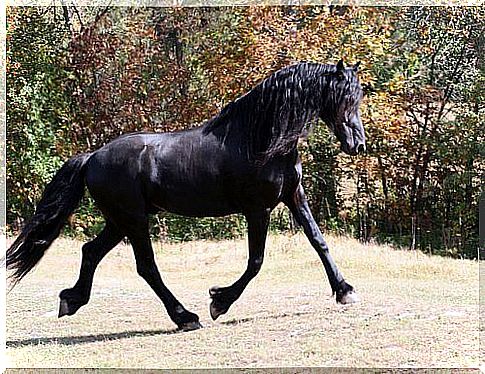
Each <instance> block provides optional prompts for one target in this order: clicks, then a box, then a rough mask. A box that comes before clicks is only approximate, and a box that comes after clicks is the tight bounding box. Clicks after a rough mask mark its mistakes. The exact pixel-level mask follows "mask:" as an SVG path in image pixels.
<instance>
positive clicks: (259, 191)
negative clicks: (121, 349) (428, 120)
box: [6, 61, 365, 330]
mask: <svg viewBox="0 0 485 374" xmlns="http://www.w3.org/2000/svg"><path fill="white" fill-rule="evenodd" d="M357 68H358V64H356V65H355V66H353V67H348V68H346V67H345V66H344V64H343V62H342V61H339V62H338V64H337V65H323V64H316V63H306V62H302V63H298V64H295V65H292V66H288V67H285V68H283V69H281V70H279V71H277V72H276V73H274V74H272V75H271V76H270V77H269V78H267V79H265V80H263V81H262V82H261V83H259V84H258V85H257V86H256V87H255V88H254V89H252V90H251V91H249V92H248V93H246V94H245V95H243V96H241V97H240V98H238V99H237V100H235V101H234V102H232V103H230V104H228V105H227V106H226V107H225V108H224V109H223V110H222V111H221V113H220V114H219V115H217V116H215V117H214V118H212V119H210V120H209V121H207V122H206V123H205V124H204V125H202V126H201V127H198V128H194V129H191V130H187V131H179V132H173V133H162V134H156V133H134V134H127V135H124V136H121V137H119V138H117V139H115V140H113V141H112V142H110V143H108V144H106V145H105V146H103V147H102V148H100V149H98V150H97V151H94V152H93V153H85V154H80V155H77V156H74V157H73V158H71V159H70V160H68V161H67V162H66V163H65V164H64V165H63V166H62V167H61V169H60V170H59V171H58V172H57V174H56V175H55V176H54V178H53V180H52V181H51V182H50V183H49V184H48V185H47V187H46V189H45V191H44V193H43V196H42V198H41V200H40V202H39V203H38V205H37V209H36V212H35V214H34V216H33V217H32V218H31V219H30V220H29V221H28V222H27V224H26V225H25V227H24V228H23V230H22V232H21V233H20V235H19V236H18V238H17V239H16V240H15V242H14V243H13V244H12V246H11V247H10V248H9V249H8V251H7V257H6V259H7V268H8V269H12V270H14V272H13V273H12V277H13V280H14V282H17V281H19V280H20V279H21V278H22V277H24V276H25V275H26V274H27V273H28V272H29V271H30V270H31V269H32V268H33V267H34V266H35V265H36V264H37V262H38V261H39V260H40V259H41V257H42V256H43V254H44V252H45V251H46V250H47V248H49V246H50V245H51V243H52V242H53V241H54V240H55V239H56V238H57V236H58V235H59V233H60V231H61V228H62V226H63V225H64V223H65V222H66V220H67V218H68V217H69V215H70V214H72V212H73V211H74V209H76V207H77V205H78V204H79V202H80V200H81V198H82V196H83V194H84V188H85V186H87V188H88V190H89V192H90V193H91V196H92V197H93V198H94V200H95V202H96V205H97V206H98V207H99V209H100V210H101V211H102V213H103V215H104V218H105V220H106V225H105V227H104V229H103V230H102V232H101V233H100V234H99V235H98V236H97V237H96V238H95V239H93V240H92V241H90V242H89V243H86V244H85V245H84V246H83V247H82V263H81V270H80V275H79V279H78V281H77V282H76V284H75V285H74V287H73V288H69V289H66V290H63V291H62V292H61V293H60V308H59V317H61V316H64V315H72V314H74V313H76V311H77V310H78V309H79V308H80V307H81V306H83V305H85V304H86V303H87V302H88V300H89V297H90V293H91V287H92V283H93V275H94V272H95V269H96V267H97V265H98V264H99V262H100V261H101V260H102V258H103V257H104V256H105V255H106V254H107V253H108V252H109V251H110V250H111V249H112V248H113V247H115V246H116V245H117V244H118V243H119V242H120V241H121V240H122V239H123V238H124V237H128V239H129V240H130V242H131V245H132V246H133V251H134V254H135V259H136V268H137V271H138V274H139V275H140V276H141V277H143V279H145V281H146V282H147V283H148V284H149V285H150V287H151V288H152V289H153V290H154V291H155V293H156V294H157V295H158V297H159V298H160V299H161V301H162V302H163V304H164V305H165V308H166V309H167V312H168V314H169V316H170V318H171V319H172V321H173V322H175V323H176V324H177V326H178V327H179V328H180V329H182V330H192V329H196V328H199V327H201V326H200V323H199V317H198V316H197V315H196V314H194V313H191V312H189V311H188V310H186V309H185V308H184V307H183V306H182V304H181V303H180V302H179V301H178V300H177V299H176V298H175V296H174V295H173V294H172V293H171V292H170V290H169V289H168V288H167V287H166V286H165V284H164V283H163V281H162V278H161V277H160V274H159V272H158V269H157V266H156V263H155V260H154V254H153V249H152V246H151V242H150V237H149V225H148V216H149V215H150V214H155V213H157V212H159V211H160V210H162V209H163V210H167V211H170V212H173V213H177V214H181V215H185V216H194V217H200V216H224V215H228V214H232V213H242V214H243V215H244V216H245V218H246V219H247V222H248V241H249V260H248V264H247V269H246V271H245V272H244V274H242V276H241V277H240V278H239V279H238V280H237V281H236V282H235V283H233V284H232V285H230V286H228V287H213V288H212V289H210V296H211V298H212V302H211V305H210V314H211V317H212V318H213V319H216V318H217V317H219V316H220V315H221V314H224V313H226V312H227V311H228V309H229V307H230V306H231V304H232V303H233V302H234V301H236V300H237V299H238V298H239V296H240V295H241V293H242V292H243V290H244V289H245V288H246V286H247V285H248V283H249V282H250V280H251V279H252V278H254V277H255V276H256V274H257V273H258V272H259V270H260V268H261V265H262V263H263V256H264V247H265V239H266V233H267V230H268V223H269V219H270V213H271V211H272V210H273V209H274V208H275V207H276V205H277V204H278V203H280V202H283V203H284V204H286V206H287V207H288V208H289V209H290V211H291V213H292V214H293V215H294V217H295V218H296V220H297V221H298V222H299V223H300V225H301V226H302V227H303V229H304V232H305V234H306V235H307V237H308V239H309V240H310V242H311V244H312V246H313V247H314V248H315V250H316V251H317V253H318V255H319V256H320V258H321V260H322V262H323V265H324V267H325V270H326V273H327V275H328V278H329V281H330V285H331V287H332V290H333V292H334V294H336V299H337V302H340V303H350V302H354V301H356V300H357V297H356V294H355V293H354V290H353V288H352V286H350V285H349V284H348V283H346V282H345V281H344V278H343V276H342V274H341V273H340V271H339V270H338V269H337V266H336V265H335V263H334V261H333V260H332V258H331V256H330V254H329V250H328V247H327V244H326V243H325V241H324V239H323V237H322V234H321V232H320V230H319V228H318V226H317V224H316V223H315V221H314V219H313V217H312V214H311V212H310V209H309V207H308V204H307V201H306V199H305V195H304V192H303V188H302V185H301V178H302V169H301V164H300V160H299V157H298V152H297V142H298V138H299V137H300V136H301V135H302V134H303V133H304V132H305V127H306V126H307V125H308V124H309V123H312V122H313V121H315V120H317V119H318V118H321V119H322V120H323V121H324V122H325V123H326V124H327V125H328V126H329V127H330V128H331V130H332V131H333V132H334V134H335V135H336V136H337V138H338V140H339V141H340V143H341V149H342V150H343V151H344V152H345V153H347V154H350V155H356V154H358V153H360V152H363V151H364V150H365V136H364V129H363V126H362V122H361V120H360V115H359V103H360V101H361V98H362V89H361V86H360V84H359V82H358V79H357V76H356V72H357Z"/></svg>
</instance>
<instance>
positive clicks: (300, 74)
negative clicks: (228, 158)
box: [204, 62, 336, 163]
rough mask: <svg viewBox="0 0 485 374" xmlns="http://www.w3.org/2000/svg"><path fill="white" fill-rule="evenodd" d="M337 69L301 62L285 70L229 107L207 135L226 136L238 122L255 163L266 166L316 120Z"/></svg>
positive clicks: (211, 123) (207, 128)
mask: <svg viewBox="0 0 485 374" xmlns="http://www.w3.org/2000/svg"><path fill="white" fill-rule="evenodd" d="M335 71H336V67H335V65H324V64H317V63H307V62H301V63H298V64H295V65H291V66H288V67H285V68H283V69H281V70H278V71H277V72H275V73H273V74H272V75H271V76H269V77H268V78H266V79H264V80H263V81H262V82H260V83H259V84H258V85H257V86H256V87H254V88H253V89H252V90H251V91H249V92H248V93H246V94H244V95H243V96H241V97H239V98H238V99H236V100H235V101H233V102H231V103H229V104H228V105H226V106H225V107H224V108H223V109H222V111H221V112H220V113H219V115H217V116H216V117H214V118H212V119H211V120H210V121H208V122H207V123H206V125H205V126H204V133H206V134H207V133H210V132H213V133H215V132H216V131H218V132H220V133H223V132H224V130H223V129H222V128H223V127H225V126H228V125H229V124H232V125H233V124H234V123H235V122H237V123H238V124H239V126H241V127H242V128H243V129H244V131H243V134H244V135H245V136H246V141H247V143H248V153H249V157H250V159H252V160H256V161H260V162H263V163H264V162H265V161H267V160H269V159H270V158H272V157H274V156H275V155H282V154H286V153H288V152H290V151H291V150H292V149H293V148H294V147H295V146H296V141H297V140H298V138H299V137H300V136H302V134H303V133H304V132H305V131H304V130H305V126H306V125H307V124H308V123H310V122H311V121H313V120H315V119H316V118H317V117H318V115H319V111H320V110H321V108H322V105H325V104H326V103H325V102H324V101H323V100H324V96H326V94H327V93H328V88H329V87H328V86H329V83H330V81H331V80H332V78H331V75H332V74H331V73H333V72H335Z"/></svg>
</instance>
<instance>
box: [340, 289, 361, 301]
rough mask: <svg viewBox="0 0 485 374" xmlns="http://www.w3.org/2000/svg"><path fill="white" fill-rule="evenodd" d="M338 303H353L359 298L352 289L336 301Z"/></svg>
mask: <svg viewBox="0 0 485 374" xmlns="http://www.w3.org/2000/svg"><path fill="white" fill-rule="evenodd" d="M338 302H339V303H340V304H355V303H359V302H360V298H359V296H358V295H357V293H356V292H354V291H349V292H347V293H346V294H345V295H343V296H342V298H341V299H340V300H339V301H338Z"/></svg>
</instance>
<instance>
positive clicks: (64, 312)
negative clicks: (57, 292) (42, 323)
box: [58, 299, 72, 318]
mask: <svg viewBox="0 0 485 374" xmlns="http://www.w3.org/2000/svg"><path fill="white" fill-rule="evenodd" d="M71 314H72V313H71V312H70V310H69V304H68V303H67V300H66V299H61V303H60V304H59V315H58V318H61V317H62V316H70V315H71Z"/></svg>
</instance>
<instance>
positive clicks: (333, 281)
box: [285, 184, 359, 304]
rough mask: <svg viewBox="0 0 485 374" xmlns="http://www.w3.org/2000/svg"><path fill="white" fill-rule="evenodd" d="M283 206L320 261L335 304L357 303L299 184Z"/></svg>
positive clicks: (355, 295)
mask: <svg viewBox="0 0 485 374" xmlns="http://www.w3.org/2000/svg"><path fill="white" fill-rule="evenodd" d="M285 204H286V205H287V206H288V208H289V209H290V211H291V213H292V214H293V215H294V217H295V219H296V220H297V221H298V223H299V224H300V225H301V226H302V227H303V230H304V232H305V235H306V236H307V238H308V240H310V243H311V244H312V246H313V248H315V250H316V251H317V253H318V256H319V257H320V259H321V260H322V263H323V266H324V267H325V271H326V273H327V276H328V279H329V281H330V286H331V287H332V291H333V293H334V294H336V298H337V302H339V303H341V304H350V303H355V302H358V301H359V298H358V297H357V294H356V293H355V292H354V288H353V287H352V286H351V285H350V284H348V283H347V282H345V280H344V278H343V276H342V273H341V272H340V271H339V270H338V268H337V265H336V264H335V262H334V261H333V259H332V257H331V256H330V252H329V250H328V246H327V243H326V242H325V240H324V239H323V235H322V233H321V231H320V229H319V228H318V225H317V223H316V222H315V219H314V218H313V216H312V213H311V211H310V207H309V206H308V202H307V199H306V197H305V193H304V191H303V187H302V186H301V184H300V185H299V186H298V188H297V190H296V191H295V193H294V194H293V196H291V197H290V198H288V199H287V200H286V201H285Z"/></svg>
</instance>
